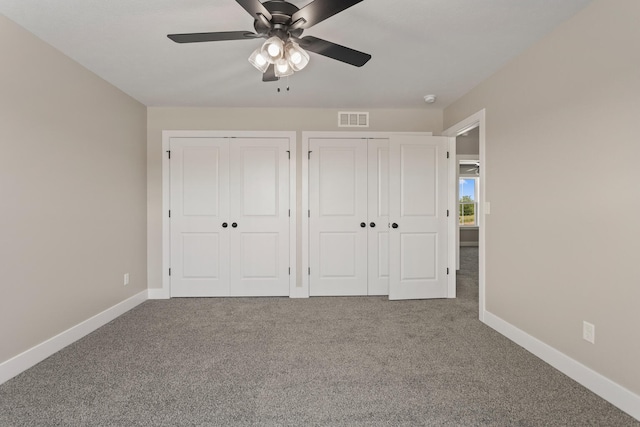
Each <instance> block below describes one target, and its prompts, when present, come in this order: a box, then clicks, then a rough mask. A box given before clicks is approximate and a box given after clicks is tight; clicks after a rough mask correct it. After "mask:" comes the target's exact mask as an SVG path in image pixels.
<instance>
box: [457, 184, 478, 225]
mask: <svg viewBox="0 0 640 427" xmlns="http://www.w3.org/2000/svg"><path fill="white" fill-rule="evenodd" d="M463 179H471V180H473V182H474V189H473V191H474V196H475V200H474V202H473V205H474V207H473V216H474V218H473V224H463V223H461V222H460V220H461V218H463V216H462V215H460V208H461V206H462V205H463V204H465V205H469V204H471V203H462V202H460V199H461V195H460V180H463ZM457 204H458V226H459V227H460V228H477V227H479V226H480V221H479V220H480V218H479V215H478V208H479V205H480V177H479V176H466V175H460V176H459V177H458V201H457Z"/></svg>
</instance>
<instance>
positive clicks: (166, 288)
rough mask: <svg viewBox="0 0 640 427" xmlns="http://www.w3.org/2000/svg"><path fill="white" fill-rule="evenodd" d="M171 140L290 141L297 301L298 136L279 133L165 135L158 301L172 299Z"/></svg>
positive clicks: (293, 286) (292, 258)
mask: <svg viewBox="0 0 640 427" xmlns="http://www.w3.org/2000/svg"><path fill="white" fill-rule="evenodd" d="M171 138H288V139H289V151H290V152H291V153H290V158H291V161H290V162H289V207H290V209H291V216H290V218H289V263H290V265H291V275H290V276H289V296H290V297H291V298H294V297H297V296H298V295H297V292H298V291H297V289H298V288H297V287H296V277H297V276H296V275H297V269H296V266H297V259H296V256H297V251H296V248H297V240H298V238H297V227H296V217H297V203H296V202H297V199H296V195H297V194H296V176H297V174H296V163H297V161H296V159H297V154H296V147H297V139H296V132H288V131H286V132H279V131H202V130H164V131H162V289H158V290H154V296H155V297H157V298H158V299H168V298H170V295H171V292H170V289H171V288H170V287H171V277H170V276H169V268H170V266H171V250H170V249H171V234H170V226H169V224H170V222H169V207H170V206H171V203H170V201H171V200H170V197H171V191H170V189H171V187H170V179H169V178H170V161H169V156H168V151H169V143H170V140H171Z"/></svg>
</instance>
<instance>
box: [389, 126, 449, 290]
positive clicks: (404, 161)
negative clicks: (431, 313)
mask: <svg viewBox="0 0 640 427" xmlns="http://www.w3.org/2000/svg"><path fill="white" fill-rule="evenodd" d="M447 145H448V141H447V139H446V138H445V137H426V136H409V135H401V136H394V137H393V138H392V139H391V143H390V153H391V155H390V194H391V195H390V222H391V223H392V224H394V223H395V224H397V228H391V229H390V238H389V242H390V247H389V250H390V261H389V269H390V277H391V281H390V284H389V299H415V298H446V297H447V165H448V162H447Z"/></svg>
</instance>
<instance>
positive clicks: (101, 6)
mask: <svg viewBox="0 0 640 427" xmlns="http://www.w3.org/2000/svg"><path fill="white" fill-rule="evenodd" d="M317 1H322V0H317ZM589 1H590V0H517V1H516V0H482V1H480V0H404V1H394V2H391V1H389V0H364V1H362V2H361V3H359V4H357V5H355V6H353V7H351V8H349V9H347V10H345V11H343V12H341V13H339V14H338V15H335V16H333V17H331V18H329V19H328V20H326V21H323V22H321V23H319V24H317V25H316V26H314V27H312V28H309V29H307V30H305V32H304V35H313V36H315V37H319V38H323V39H326V40H329V41H332V42H334V43H338V44H342V45H345V46H348V47H351V48H353V49H357V50H360V51H363V52H366V53H369V54H371V55H372V56H373V58H372V59H371V61H369V62H368V63H367V64H366V65H364V66H363V67H362V68H357V67H353V66H351V65H347V64H344V63H341V62H338V61H334V60H332V59H329V58H326V57H322V56H319V55H316V54H313V53H311V62H310V64H309V66H308V67H307V68H306V69H304V70H303V71H301V72H298V73H296V74H295V75H294V76H292V77H290V78H288V79H282V80H281V81H280V82H271V83H264V82H262V81H261V75H260V72H259V71H257V70H256V69H254V68H253V67H252V66H251V65H250V64H249V62H248V61H247V57H248V56H249V54H250V53H251V52H252V51H253V50H254V49H255V48H256V47H258V46H259V45H260V44H261V43H262V41H263V39H255V40H239V41H221V42H210V43H194V44H182V45H180V44H176V43H174V42H172V41H170V40H169V39H168V38H167V37H166V35H167V34H170V33H189V32H210V31H234V30H247V31H252V30H253V19H252V18H251V16H250V15H249V14H248V13H247V12H246V11H245V10H244V9H243V8H242V7H241V6H240V5H238V4H237V3H236V2H235V1H234V0H55V1H42V0H0V12H2V13H3V14H4V15H5V16H6V17H8V18H9V19H11V20H13V21H15V22H17V23H18V24H20V25H22V26H23V27H25V28H26V29H27V30H29V31H31V32H32V33H34V34H36V35H37V36H39V37H40V38H42V39H43V40H45V41H46V42H48V43H49V44H51V45H53V46H54V47H56V48H58V49H59V50H60V51H62V52H64V53H65V54H67V55H68V56H70V57H71V58H73V59H75V60H76V61H77V62H79V63H80V64H82V65H84V66H85V67H87V68H88V69H90V70H91V71H93V72H95V73H96V74H98V75H99V76H101V77H102V78H104V79H105V80H107V81H109V82H111V83H112V84H114V85H115V86H117V87H119V88H120V89H121V90H123V91H124V92H126V93H128V94H129V95H131V96H132V97H134V98H136V99H137V100H139V101H140V102H142V103H144V104H145V105H147V106H192V107H315V108H444V107H446V106H447V105H449V104H450V103H452V102H453V101H455V100H456V99H458V98H459V97H460V96H462V95H464V94H465V93H466V92H467V91H469V90H470V89H472V88H473V87H474V86H475V85H477V84H478V83H480V82H481V81H482V80H484V79H485V78H487V77H488V76H490V75H491V74H492V73H494V72H495V71H496V70H498V69H499V68H500V67H501V66H503V65H504V64H505V63H506V62H508V61H509V60H510V59H511V58H513V57H515V56H516V55H517V54H519V53H520V52H522V51H523V50H524V49H525V48H527V47H528V46H530V45H531V44H533V43H534V42H535V41H537V40H539V39H540V38H541V37H543V36H544V35H545V34H547V33H549V32H550V31H551V30H552V29H553V28H554V27H556V26H557V25H558V24H560V23H561V22H563V21H565V20H566V19H567V18H569V17H570V16H572V15H574V14H575V13H576V12H577V11H579V10H580V9H582V8H583V7H584V6H585V5H586V4H587V3H589ZM291 2H292V3H294V4H295V5H297V6H298V7H302V6H304V5H306V4H307V3H309V0H292V1H291ZM287 86H289V87H290V90H289V91H288V92H287V91H286V90H285V88H286V87H287ZM277 88H281V89H282V91H281V92H280V93H278V91H277ZM426 94H436V95H438V101H437V102H436V103H435V104H433V105H432V106H426V104H425V103H424V100H423V96H424V95H426Z"/></svg>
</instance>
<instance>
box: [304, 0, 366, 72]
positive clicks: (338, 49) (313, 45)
mask: <svg viewBox="0 0 640 427" xmlns="http://www.w3.org/2000/svg"><path fill="white" fill-rule="evenodd" d="M316 1H318V0H316ZM300 46H302V48H303V49H306V50H309V51H311V52H314V53H317V54H318V55H322V56H326V57H328V58H332V59H336V60H338V61H341V62H345V63H347V64H351V65H354V66H356V67H362V66H363V65H364V64H366V63H367V61H369V60H370V59H371V55H369V54H368V53H364V52H360V51H357V50H353V49H350V48H348V47H345V46H341V45H339V44H335V43H331V42H328V41H326V40H322V39H319V38H317V37H313V36H306V37H303V38H301V39H300Z"/></svg>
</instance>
